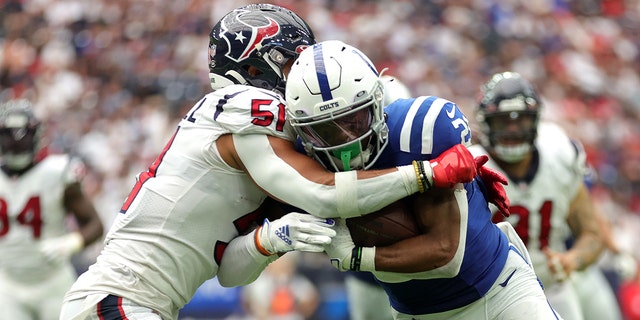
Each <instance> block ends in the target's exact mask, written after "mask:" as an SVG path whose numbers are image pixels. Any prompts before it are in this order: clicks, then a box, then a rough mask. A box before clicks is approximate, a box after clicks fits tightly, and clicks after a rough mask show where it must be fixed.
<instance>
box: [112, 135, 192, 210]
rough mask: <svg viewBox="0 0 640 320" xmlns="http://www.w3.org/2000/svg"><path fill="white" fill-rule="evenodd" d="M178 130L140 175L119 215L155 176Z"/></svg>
mask: <svg viewBox="0 0 640 320" xmlns="http://www.w3.org/2000/svg"><path fill="white" fill-rule="evenodd" d="M178 130H180V127H178V129H176V132H174V133H173V136H171V139H169V142H167V144H166V145H165V146H164V149H162V152H160V155H159V156H158V157H157V158H156V160H155V161H153V163H152V164H151V166H150V167H149V170H147V171H145V172H143V173H141V174H140V176H139V177H138V179H137V181H136V184H135V185H134V186H133V189H132V190H131V192H130V193H129V196H127V199H126V200H125V202H124V204H123V205H122V208H121V209H120V213H125V212H127V210H128V209H129V206H131V203H132V202H133V200H134V199H135V198H136V195H138V192H140V189H142V185H143V184H144V183H145V182H146V181H147V180H149V179H151V178H153V177H155V176H156V172H157V171H158V167H159V166H160V163H161V162H162V159H163V158H164V156H165V154H167V151H169V148H171V145H172V144H173V140H174V139H175V138H176V135H177V134H178Z"/></svg>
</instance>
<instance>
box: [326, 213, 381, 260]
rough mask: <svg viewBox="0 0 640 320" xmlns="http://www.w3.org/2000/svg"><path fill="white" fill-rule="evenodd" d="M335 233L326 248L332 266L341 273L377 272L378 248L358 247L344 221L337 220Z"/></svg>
mask: <svg viewBox="0 0 640 320" xmlns="http://www.w3.org/2000/svg"><path fill="white" fill-rule="evenodd" d="M335 231H336V236H335V237H333V239H332V240H331V243H329V244H327V245H325V246H324V251H325V252H326V253H327V255H328V256H329V258H331V264H332V265H333V266H334V267H335V268H336V269H338V270H340V271H348V270H350V271H375V256H376V247H356V246H355V244H354V243H353V239H352V238H351V233H350V232H349V228H348V227H347V223H346V222H345V220H344V219H336V226H335Z"/></svg>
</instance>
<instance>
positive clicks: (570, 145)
mask: <svg viewBox="0 0 640 320" xmlns="http://www.w3.org/2000/svg"><path fill="white" fill-rule="evenodd" d="M535 143H536V148H537V150H538V152H539V155H540V156H539V160H540V161H539V164H538V168H537V171H536V172H535V174H534V175H533V179H532V180H531V181H530V182H529V183H527V182H524V181H522V182H516V181H513V180H512V179H511V178H509V185H507V186H506V187H505V189H506V192H507V195H508V197H509V200H510V201H511V207H510V210H511V216H510V217H508V218H505V220H506V221H508V222H510V223H511V224H512V225H513V226H514V228H515V229H516V231H517V232H518V235H520V237H521V238H522V240H523V241H524V242H525V244H526V246H527V248H528V250H529V254H530V255H531V259H532V262H533V265H534V269H535V271H536V274H537V275H538V277H539V278H540V280H541V281H542V283H543V284H544V285H545V287H548V286H550V285H552V284H553V283H554V282H555V280H554V279H553V276H552V274H551V272H550V271H549V269H548V268H547V259H546V256H545V255H544V253H543V252H542V249H543V248H545V247H549V248H550V249H552V250H554V251H559V252H565V251H567V247H566V243H565V241H566V240H567V239H568V238H569V237H570V236H571V230H570V229H569V225H568V223H567V216H568V213H569V205H570V203H571V201H572V200H573V198H574V197H575V196H576V194H577V192H578V189H579V187H580V186H581V185H582V184H583V183H584V172H585V171H584V170H585V160H586V159H585V154H584V151H583V150H582V148H581V147H580V146H579V145H578V144H576V143H575V142H572V141H571V140H570V139H569V138H568V137H567V135H566V134H565V133H564V132H563V130H562V129H561V128H560V127H558V126H557V125H555V124H550V123H541V124H540V125H539V127H538V137H537V139H536V142H535ZM470 150H471V153H472V154H474V156H477V155H479V154H488V153H487V152H486V150H484V149H483V148H482V147H481V146H479V145H474V146H472V147H471V148H470ZM486 165H487V166H488V167H491V168H494V169H497V170H500V171H502V170H501V169H500V168H498V167H497V165H496V163H495V162H494V161H493V160H489V162H488V163H487V164H486ZM501 217H502V216H501V215H500V216H498V215H494V221H496V219H495V218H498V219H499V218H501Z"/></svg>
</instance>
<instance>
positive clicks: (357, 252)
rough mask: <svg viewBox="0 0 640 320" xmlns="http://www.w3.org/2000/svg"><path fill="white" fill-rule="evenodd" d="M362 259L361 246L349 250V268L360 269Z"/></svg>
mask: <svg viewBox="0 0 640 320" xmlns="http://www.w3.org/2000/svg"><path fill="white" fill-rule="evenodd" d="M361 260H362V247H354V248H353V250H352V251H351V264H350V265H349V270H351V271H360V261H361Z"/></svg>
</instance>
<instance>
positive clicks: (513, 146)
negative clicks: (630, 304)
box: [471, 72, 619, 320]
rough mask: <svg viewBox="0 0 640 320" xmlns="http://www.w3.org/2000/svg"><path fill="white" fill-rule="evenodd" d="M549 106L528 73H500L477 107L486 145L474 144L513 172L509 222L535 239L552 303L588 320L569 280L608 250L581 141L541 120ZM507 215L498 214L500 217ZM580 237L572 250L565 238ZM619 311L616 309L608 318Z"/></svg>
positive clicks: (530, 244)
mask: <svg viewBox="0 0 640 320" xmlns="http://www.w3.org/2000/svg"><path fill="white" fill-rule="evenodd" d="M541 107H542V105H541V101H540V99H539V97H538V95H537V92H536V90H535V88H534V87H533V86H532V84H531V83H530V82H529V81H527V80H526V79H524V78H523V77H522V76H520V75H519V74H517V73H514V72H502V73H497V74H495V75H493V76H492V78H491V79H490V80H489V81H488V82H487V83H486V84H485V85H484V86H483V88H482V95H481V98H480V102H479V104H478V109H477V120H478V123H479V125H480V128H481V131H482V132H481V133H482V135H481V139H480V141H481V145H475V146H473V147H472V148H471V150H472V152H473V153H474V154H475V155H481V154H489V155H490V157H491V160H489V162H488V163H487V165H488V166H490V167H492V168H495V169H497V170H500V171H501V172H504V173H505V174H506V175H507V176H508V178H509V185H508V186H507V187H506V190H507V194H508V196H509V199H510V201H511V208H510V209H511V210H510V211H511V213H512V214H511V216H510V217H509V218H506V220H507V221H508V222H510V223H511V224H512V225H513V226H514V228H515V230H516V231H517V232H518V234H519V235H520V237H521V238H522V240H523V241H524V242H525V244H526V245H527V248H528V249H529V253H530V254H531V259H532V261H533V264H534V268H535V270H536V273H537V274H538V277H539V278H540V280H541V281H542V283H543V284H544V287H545V292H546V294H547V297H548V298H549V301H550V302H551V305H552V306H553V307H554V308H555V309H556V310H557V311H558V313H559V314H560V315H562V317H563V318H564V319H567V320H576V319H584V315H583V314H582V311H581V309H580V305H579V300H578V296H577V294H576V292H575V289H574V287H573V286H572V285H571V281H570V280H569V278H570V277H572V275H573V274H574V273H575V272H577V271H581V270H585V268H587V267H589V266H590V265H592V264H593V263H594V262H595V261H596V260H597V259H598V257H599V255H600V253H601V252H602V250H603V239H602V236H601V233H600V231H599V227H598V221H599V220H598V217H597V214H598V213H597V212H596V211H595V210H594V208H593V203H592V201H591V198H590V195H589V191H588V189H587V187H586V185H585V182H584V178H585V176H584V174H585V168H586V167H585V161H586V156H585V153H584V151H583V149H582V147H581V145H580V144H579V143H578V142H576V141H574V140H572V139H570V138H569V137H568V136H567V135H566V134H565V132H564V131H563V130H562V129H561V128H560V127H559V126H557V125H555V124H552V123H547V122H539V117H540V111H541ZM502 220H503V217H502V215H499V214H496V215H494V222H499V221H502ZM572 235H573V236H574V237H575V243H574V245H573V246H572V247H571V248H570V249H567V247H566V243H565V241H566V239H568V237H569V236H572ZM599 290H609V291H610V289H608V288H600V289H599ZM592 294H596V292H592ZM618 314H619V312H618ZM615 315H616V312H615V310H613V311H612V313H610V314H609V315H607V317H606V318H607V319H615V318H616V316H615Z"/></svg>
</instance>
